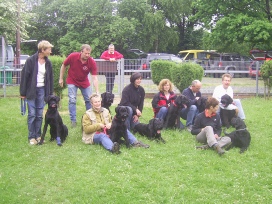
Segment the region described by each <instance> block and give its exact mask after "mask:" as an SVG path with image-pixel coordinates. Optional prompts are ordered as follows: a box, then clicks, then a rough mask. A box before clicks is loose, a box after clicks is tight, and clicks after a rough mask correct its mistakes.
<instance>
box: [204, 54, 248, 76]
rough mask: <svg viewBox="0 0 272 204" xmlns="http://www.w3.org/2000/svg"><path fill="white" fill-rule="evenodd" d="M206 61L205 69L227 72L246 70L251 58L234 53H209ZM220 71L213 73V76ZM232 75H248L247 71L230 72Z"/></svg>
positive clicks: (217, 74) (219, 74)
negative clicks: (239, 72)
mask: <svg viewBox="0 0 272 204" xmlns="http://www.w3.org/2000/svg"><path fill="white" fill-rule="evenodd" d="M208 58H209V59H208V63H206V64H205V69H207V70H225V71H226V72H229V71H231V70H235V71H248V67H249V65H250V64H251V62H252V59H251V58H250V57H247V56H242V55H239V54H236V53H210V55H209V57H208ZM221 75H222V73H214V74H213V76H214V77H220V76H221ZM232 76H233V77H238V76H240V77H248V73H241V74H232Z"/></svg>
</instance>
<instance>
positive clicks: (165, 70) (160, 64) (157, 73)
mask: <svg viewBox="0 0 272 204" xmlns="http://www.w3.org/2000/svg"><path fill="white" fill-rule="evenodd" d="M175 66H176V63H175V62H170V61H166V60H154V61H152V62H151V64H150V67H151V74H152V81H153V82H154V84H157V85H159V83H160V81H161V80H162V79H169V80H170V81H172V79H171V70H172V68H173V67H175Z"/></svg>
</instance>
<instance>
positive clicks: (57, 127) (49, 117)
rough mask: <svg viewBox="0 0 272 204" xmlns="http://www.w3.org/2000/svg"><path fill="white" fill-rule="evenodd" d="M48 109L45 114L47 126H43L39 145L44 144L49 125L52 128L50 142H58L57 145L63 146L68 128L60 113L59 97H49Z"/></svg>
mask: <svg viewBox="0 0 272 204" xmlns="http://www.w3.org/2000/svg"><path fill="white" fill-rule="evenodd" d="M46 101H47V102H48V109H47V111H46V114H45V120H44V121H45V124H44V126H43V133H42V136H41V141H40V142H39V145H42V144H43V141H44V137H45V134H46V131H47V127H48V125H49V126H50V135H51V139H50V141H53V140H57V144H58V145H59V146H62V143H63V142H64V141H65V140H66V138H67V135H68V128H67V126H66V125H64V124H63V122H62V118H61V117H60V114H59V112H58V107H57V106H58V102H59V101H60V98H59V97H58V96H54V95H50V96H48V97H47V99H46Z"/></svg>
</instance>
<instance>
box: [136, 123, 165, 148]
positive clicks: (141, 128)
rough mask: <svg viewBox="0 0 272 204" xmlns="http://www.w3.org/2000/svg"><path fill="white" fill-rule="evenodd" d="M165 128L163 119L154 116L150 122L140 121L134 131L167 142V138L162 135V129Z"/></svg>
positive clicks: (151, 138)
mask: <svg viewBox="0 0 272 204" xmlns="http://www.w3.org/2000/svg"><path fill="white" fill-rule="evenodd" d="M162 128H163V119H159V118H153V119H151V120H150V121H149V123H148V124H144V123H138V124H137V125H135V127H134V132H135V133H137V132H138V133H139V134H140V135H142V136H146V137H147V138H148V139H150V140H156V141H158V142H159V141H161V142H163V143H165V140H164V139H163V138H162V136H161V130H162Z"/></svg>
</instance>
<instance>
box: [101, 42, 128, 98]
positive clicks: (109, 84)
mask: <svg viewBox="0 0 272 204" xmlns="http://www.w3.org/2000/svg"><path fill="white" fill-rule="evenodd" d="M121 58H124V56H123V55H122V54H121V53H119V52H117V51H116V50H114V45H113V44H110V45H109V47H108V50H106V51H104V52H103V53H102V54H101V56H100V59H104V60H109V61H110V62H116V61H117V60H118V59H121ZM115 71H116V70H115ZM105 77H106V92H110V93H112V90H113V86H114V79H115V72H106V73H105Z"/></svg>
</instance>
